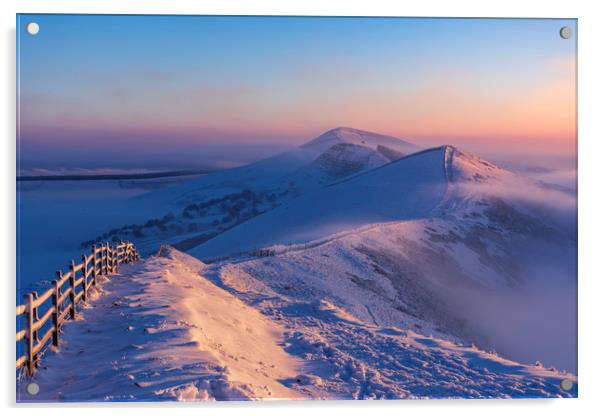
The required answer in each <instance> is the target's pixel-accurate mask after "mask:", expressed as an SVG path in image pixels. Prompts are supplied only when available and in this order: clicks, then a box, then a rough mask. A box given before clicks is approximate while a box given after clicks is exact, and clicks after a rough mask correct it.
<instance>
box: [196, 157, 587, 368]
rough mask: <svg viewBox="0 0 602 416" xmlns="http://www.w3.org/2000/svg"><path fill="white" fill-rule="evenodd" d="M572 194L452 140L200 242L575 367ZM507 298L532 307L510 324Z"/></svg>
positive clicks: (392, 316)
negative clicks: (551, 319)
mask: <svg viewBox="0 0 602 416" xmlns="http://www.w3.org/2000/svg"><path fill="white" fill-rule="evenodd" d="M574 203H575V201H574V197H571V196H568V195H566V194H564V193H562V192H559V191H555V190H551V189H546V188H544V187H541V186H539V184H538V183H536V182H533V181H531V180H529V179H527V178H524V177H521V176H520V175H516V174H514V173H512V172H510V171H507V170H504V169H501V168H499V167H497V166H495V165H494V164H491V163H489V162H487V161H484V160H482V159H480V158H478V157H476V156H473V155H470V154H468V153H465V152H461V151H459V150H457V149H455V148H453V147H450V146H444V147H441V148H435V149H430V150H427V151H422V152H418V153H415V154H413V155H410V156H408V157H405V158H402V159H400V160H398V161H395V162H392V163H389V164H387V165H384V166H382V167H379V168H376V169H373V170H371V171H368V172H365V173H362V174H359V175H356V176H353V177H351V178H349V179H346V180H342V181H340V182H337V183H335V184H332V185H330V186H327V187H324V188H322V189H317V190H315V191H312V192H311V193H307V194H306V195H304V196H301V197H299V198H297V199H295V200H292V201H290V202H289V203H286V204H283V205H282V206H280V207H278V208H276V209H274V210H272V211H270V212H267V213H265V214H262V215H259V216H257V217H256V218H253V219H251V220H249V221H248V222H246V223H244V224H241V225H239V226H237V227H235V228H233V229H231V230H229V231H226V232H224V233H223V234H221V235H218V236H216V237H215V238H213V239H211V240H209V241H207V242H206V243H204V244H201V245H199V246H197V247H195V248H193V249H191V250H190V251H189V253H190V254H191V255H194V256H196V257H198V258H201V259H207V260H211V261H215V260H218V261H220V262H223V264H225V265H228V264H229V263H236V264H237V267H239V268H240V269H241V270H243V271H244V272H245V273H249V274H250V275H251V276H254V277H255V278H256V279H257V280H260V281H264V280H270V279H271V276H277V277H278V279H280V280H281V281H286V280H287V279H292V280H295V281H296V279H302V280H304V281H305V282H306V283H307V284H311V285H312V287H315V288H316V289H315V290H323V295H322V296H325V297H327V296H334V297H335V298H336V299H337V300H338V301H340V302H344V304H345V305H346V308H347V309H348V310H349V311H350V312H351V313H353V314H354V316H357V317H359V318H361V319H368V317H370V319H372V320H373V321H374V322H376V323H378V324H379V325H380V324H386V325H398V326H400V327H404V328H405V327H407V326H408V325H409V323H411V320H412V319H413V318H416V317H418V318H420V319H422V320H424V321H426V322H428V323H427V324H424V323H421V324H420V325H421V326H423V327H425V326H427V327H429V328H431V330H432V331H434V330H435V328H438V330H439V331H440V332H442V333H447V334H452V335H454V336H457V337H460V338H462V339H464V340H470V341H475V342H478V344H479V345H482V346H487V347H489V348H496V349H499V350H501V351H503V352H504V353H508V354H514V356H516V357H522V358H531V357H539V358H541V357H545V358H546V359H547V362H553V363H555V364H557V365H559V366H562V368H568V369H571V370H574V369H575V360H574V357H575V342H574V340H575V333H574V325H572V324H571V322H572V321H571V317H574V308H573V305H574V296H573V295H572V294H574V270H575V267H576V263H575V262H576V255H575V254H574V253H575V248H576V235H575V228H574V217H573V215H572V214H571V213H572V212H574V208H575V206H574V205H572V204H574ZM565 209H566V211H564V210H565ZM565 212H566V213H568V215H565ZM567 219H568V220H567ZM256 257H259V259H257V260H254V258H256ZM262 257H265V258H262ZM317 288H322V289H317ZM560 293H562V294H563V299H564V300H563V301H562V302H561V304H560V305H556V306H555V307H554V309H550V307H551V305H553V304H557V303H558V302H557V299H558V297H559V296H560V295H559V294H560ZM327 294H330V295H327ZM529 305H532V310H529ZM505 309H515V310H517V311H518V310H524V311H525V312H524V314H526V316H524V317H523V318H519V317H515V318H514V319H517V321H516V322H512V323H504V322H499V321H498V319H497V316H498V314H499V311H500V310H505ZM542 311H545V313H546V314H548V316H555V317H556V318H555V322H556V324H555V326H554V329H553V330H552V329H550V330H548V329H546V328H549V324H548V323H545V324H543V323H542V322H541V321H537V319H535V318H537V317H539V316H540V314H543V312H542ZM489 318H491V319H489ZM538 319H539V318H538ZM410 326H411V325H410ZM500 328H504V331H512V328H514V330H515V331H516V334H515V335H514V338H512V337H511V336H509V335H508V334H507V333H506V334H505V335H503V334H502V333H501V329H500ZM519 332H522V334H519ZM534 334H539V336H538V337H537V339H536V340H533V339H532V338H530V337H532V336H533V335H534ZM502 335H503V336H502ZM563 340H564V341H563ZM566 340H571V341H566ZM560 342H562V343H563V345H565V348H563V349H557V350H550V351H548V352H547V353H543V352H542V350H541V349H539V348H545V344H550V343H560ZM513 343H514V345H512V344H513ZM537 345H539V346H537ZM515 346H520V351H518V350H517V349H513V348H514V347H515ZM538 354H541V355H538ZM535 359H537V358H535Z"/></svg>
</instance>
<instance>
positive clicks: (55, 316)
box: [52, 272, 63, 347]
mask: <svg viewBox="0 0 602 416" xmlns="http://www.w3.org/2000/svg"><path fill="white" fill-rule="evenodd" d="M56 273H57V275H58V278H59V280H60V279H61V277H62V275H63V273H62V272H56ZM59 280H55V281H54V282H53V283H54V293H53V294H52V306H54V312H52V324H53V325H54V334H52V345H54V346H55V347H58V346H59V316H60V314H61V307H60V305H59V297H60V296H61V294H60V291H59Z"/></svg>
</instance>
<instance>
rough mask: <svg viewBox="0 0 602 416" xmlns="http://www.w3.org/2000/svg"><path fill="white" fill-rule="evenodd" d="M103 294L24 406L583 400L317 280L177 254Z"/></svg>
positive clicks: (553, 376)
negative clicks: (363, 306)
mask: <svg viewBox="0 0 602 416" xmlns="http://www.w3.org/2000/svg"><path fill="white" fill-rule="evenodd" d="M218 285H219V286H222V287H221V288H220V287H218ZM102 290H103V291H104V293H103V294H102V296H99V297H97V298H95V299H93V300H92V301H91V302H90V304H89V305H88V307H87V308H86V309H85V310H84V311H83V318H84V319H83V320H79V321H75V322H67V324H66V325H65V328H64V334H63V337H62V338H61V339H62V345H61V347H60V349H59V351H58V352H48V353H47V354H46V356H45V357H44V358H43V361H42V364H43V365H42V367H41V368H40V369H39V371H38V372H37V374H36V376H35V379H34V381H35V382H36V383H38V384H39V385H40V393H39V394H38V395H37V396H29V395H28V394H27V393H26V392H25V389H26V386H27V384H28V383H29V380H27V379H22V380H20V382H19V385H18V399H19V400H20V401H56V400H59V401H159V400H246V399H298V398H315V399H324V398H333V399H398V398H447V397H469V398H477V397H481V398H504V397H570V396H574V395H576V385H575V387H574V388H573V389H572V390H571V391H568V392H566V391H562V390H561V389H560V387H559V383H560V380H562V379H569V380H572V381H574V382H575V381H576V379H575V377H574V376H572V375H570V374H566V373H562V372H558V371H555V370H551V369H546V368H544V367H542V366H540V365H523V364H519V363H516V362H513V361H509V360H506V359H503V358H501V357H499V356H497V355H496V354H494V353H488V352H485V351H481V350H479V349H477V348H475V347H474V346H471V345H466V344H462V343H461V342H459V341H458V340H457V339H455V338H453V337H450V336H428V335H426V336H425V335H423V334H420V333H419V332H417V331H418V328H419V322H420V321H419V320H417V319H415V320H414V321H413V324H414V326H412V327H406V328H400V327H395V326H389V325H386V324H384V323H379V324H376V323H375V322H372V321H371V320H370V319H366V320H364V319H359V318H358V317H357V316H355V314H354V313H350V312H349V311H348V310H347V309H346V305H345V303H344V302H340V301H339V300H337V298H336V296H333V295H329V296H328V297H325V298H322V295H323V292H322V289H320V287H319V286H315V285H314V284H313V282H305V281H304V280H303V279H297V280H289V276H285V280H279V281H278V280H277V279H276V278H274V279H265V280H263V279H262V280H258V279H255V278H254V277H252V276H251V275H249V274H247V273H245V272H244V271H243V270H241V269H239V268H237V267H228V268H216V267H215V265H211V266H207V265H205V264H203V263H201V262H199V261H198V260H195V259H193V258H191V257H189V256H187V255H185V254H183V253H180V252H178V251H176V250H173V249H170V250H167V251H166V252H165V257H162V258H150V259H147V260H145V261H143V262H142V263H140V264H134V265H129V266H124V267H122V269H121V273H120V275H117V276H114V277H112V278H111V280H110V281H108V282H105V283H104V284H103V286H102ZM241 300H242V301H241ZM243 302H244V303H243Z"/></svg>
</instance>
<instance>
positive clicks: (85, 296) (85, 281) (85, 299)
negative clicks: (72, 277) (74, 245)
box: [82, 254, 88, 302]
mask: <svg viewBox="0 0 602 416" xmlns="http://www.w3.org/2000/svg"><path fill="white" fill-rule="evenodd" d="M82 262H83V267H82V273H83V278H84V280H83V282H82V283H83V284H84V287H83V291H84V294H83V295H82V299H83V300H84V302H87V301H88V263H87V262H86V255H85V254H83V255H82Z"/></svg>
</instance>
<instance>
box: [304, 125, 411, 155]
mask: <svg viewBox="0 0 602 416" xmlns="http://www.w3.org/2000/svg"><path fill="white" fill-rule="evenodd" d="M339 143H350V144H355V145H358V146H364V147H369V148H371V149H375V150H376V148H377V147H378V146H384V147H387V148H390V149H393V150H396V151H399V152H403V153H411V152H414V151H416V150H417V149H418V147H417V146H416V145H415V144H413V143H409V142H406V141H404V140H401V139H399V138H397V137H393V136H386V135H383V134H378V133H373V132H370V131H365V130H359V129H354V128H352V127H337V128H334V129H332V130H328V131H327V132H325V133H323V134H321V135H320V136H318V137H317V138H315V139H314V140H311V141H309V142H307V143H305V144H304V145H302V146H301V147H302V148H304V149H316V150H318V151H324V150H327V149H328V148H330V147H332V146H334V145H336V144H339Z"/></svg>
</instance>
